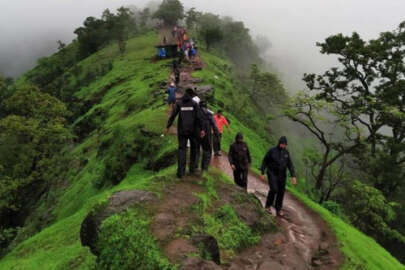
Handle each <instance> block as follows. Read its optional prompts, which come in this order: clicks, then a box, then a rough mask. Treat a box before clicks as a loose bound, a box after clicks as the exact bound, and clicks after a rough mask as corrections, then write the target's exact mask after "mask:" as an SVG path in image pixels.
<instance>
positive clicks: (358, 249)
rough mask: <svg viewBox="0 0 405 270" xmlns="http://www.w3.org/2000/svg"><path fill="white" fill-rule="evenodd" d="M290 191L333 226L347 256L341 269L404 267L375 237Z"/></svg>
mask: <svg viewBox="0 0 405 270" xmlns="http://www.w3.org/2000/svg"><path fill="white" fill-rule="evenodd" d="M289 191H290V192H291V193H292V194H294V195H295V196H297V197H298V198H299V199H300V200H302V201H303V202H304V203H305V204H306V205H308V206H309V207H311V208H312V209H313V210H314V211H315V212H317V213H318V214H320V215H321V217H322V218H323V219H324V220H326V221H327V222H328V224H329V225H330V226H331V228H332V230H333V231H334V232H335V234H336V237H337V239H338V241H339V245H340V250H341V251H342V253H343V255H344V256H345V261H344V263H343V265H342V267H341V269H343V270H352V269H367V270H383V269H396V270H403V269H404V266H403V265H402V264H401V263H400V262H398V261H397V260H396V259H395V258H394V257H393V256H392V255H391V254H390V253H389V252H388V251H386V250H385V249H384V248H382V247H381V246H380V245H379V244H378V243H377V242H376V241H375V240H374V239H372V238H371V237H368V236H367V235H365V234H363V233H361V232H360V231H359V230H357V229H356V228H355V227H353V226H351V225H349V224H348V223H346V222H345V221H344V220H342V219H341V218H339V217H337V216H335V215H333V214H332V213H331V212H329V211H328V210H326V209H325V208H323V207H322V206H320V205H319V204H317V203H315V202H313V201H312V200H310V199H309V198H308V197H306V196H305V195H304V194H302V193H299V192H298V191H297V190H296V189H293V188H290V189H289Z"/></svg>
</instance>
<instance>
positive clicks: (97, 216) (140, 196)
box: [80, 190, 157, 255]
mask: <svg viewBox="0 0 405 270" xmlns="http://www.w3.org/2000/svg"><path fill="white" fill-rule="evenodd" d="M156 199H157V197H156V195H155V194H153V193H150V192H146V191H141V190H127V191H118V192H116V193H114V194H113V195H112V196H111V197H110V199H109V200H108V203H107V205H105V206H102V207H99V208H98V209H94V210H93V211H91V212H90V213H89V214H88V215H87V217H86V218H85V219H84V221H83V222H82V225H81V228H80V240H81V242H82V245H83V246H88V247H89V248H90V250H91V252H92V253H93V254H95V255H98V251H97V249H96V244H97V241H98V234H99V228H100V225H101V224H102V223H103V221H104V220H106V219H107V218H108V217H110V216H112V215H114V214H117V213H120V212H122V211H124V210H126V209H128V208H130V207H133V206H135V205H137V204H140V203H145V202H151V201H154V200H156Z"/></svg>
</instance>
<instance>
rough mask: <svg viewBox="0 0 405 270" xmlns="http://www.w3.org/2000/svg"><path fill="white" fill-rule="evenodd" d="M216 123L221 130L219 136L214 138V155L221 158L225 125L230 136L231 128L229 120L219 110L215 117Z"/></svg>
mask: <svg viewBox="0 0 405 270" xmlns="http://www.w3.org/2000/svg"><path fill="white" fill-rule="evenodd" d="M214 119H215V122H216V123H217V127H218V129H219V136H218V137H214V153H215V156H217V157H218V156H221V140H222V134H223V129H224V125H225V126H226V127H227V129H228V132H229V134H231V129H230V128H229V123H228V120H226V118H225V117H224V116H223V115H222V110H218V112H217V113H216V114H215V115H214Z"/></svg>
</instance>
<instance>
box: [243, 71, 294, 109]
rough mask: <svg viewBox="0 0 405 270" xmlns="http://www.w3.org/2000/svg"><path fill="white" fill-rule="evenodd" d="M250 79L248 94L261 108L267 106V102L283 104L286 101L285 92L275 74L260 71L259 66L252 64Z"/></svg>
mask: <svg viewBox="0 0 405 270" xmlns="http://www.w3.org/2000/svg"><path fill="white" fill-rule="evenodd" d="M250 80H251V86H250V95H251V97H252V99H253V100H254V102H255V103H256V104H258V105H259V106H261V107H262V108H268V107H269V104H271V105H280V104H284V103H285V102H286V101H287V98H288V95H287V92H286V90H285V88H284V86H283V83H282V82H281V81H280V79H279V78H278V77H277V75H276V74H273V73H270V72H261V71H260V70H259V67H258V66H257V65H256V64H253V65H252V66H251V71H250Z"/></svg>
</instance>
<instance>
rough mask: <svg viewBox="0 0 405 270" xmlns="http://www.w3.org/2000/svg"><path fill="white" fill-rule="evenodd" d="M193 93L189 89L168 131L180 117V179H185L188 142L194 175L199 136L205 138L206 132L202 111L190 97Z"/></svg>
mask: <svg viewBox="0 0 405 270" xmlns="http://www.w3.org/2000/svg"><path fill="white" fill-rule="evenodd" d="M191 92H192V89H187V90H186V93H185V94H184V96H183V98H182V100H181V101H180V102H178V103H177V104H176V106H175V107H174V109H173V112H172V114H171V116H170V118H169V121H168V123H167V129H166V132H168V129H169V128H170V127H171V125H172V124H173V122H174V120H175V119H176V117H177V115H179V120H178V123H177V137H178V140H179V154H178V168H177V176H178V177H179V178H181V177H183V176H184V174H185V172H186V154H187V140H190V164H189V168H190V173H194V169H195V164H196V162H197V160H196V158H197V156H196V150H197V139H198V137H199V136H201V137H204V136H205V132H204V131H203V130H202V129H201V125H202V116H201V111H200V108H199V106H198V104H197V103H195V102H194V101H193V100H192V98H191V96H190V93H191Z"/></svg>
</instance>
